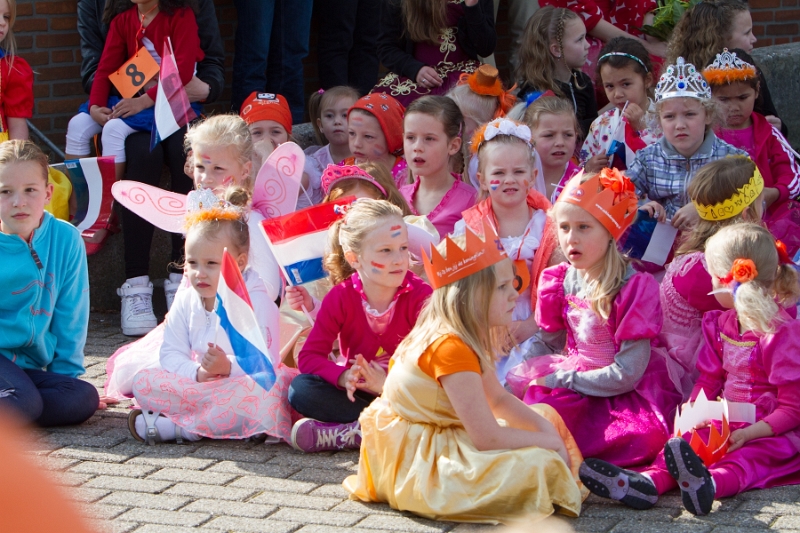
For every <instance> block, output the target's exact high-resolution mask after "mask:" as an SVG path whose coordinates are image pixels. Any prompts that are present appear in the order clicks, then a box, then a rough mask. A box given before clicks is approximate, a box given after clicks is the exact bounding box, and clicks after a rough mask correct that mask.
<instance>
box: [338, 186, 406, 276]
mask: <svg viewBox="0 0 800 533" xmlns="http://www.w3.org/2000/svg"><path fill="white" fill-rule="evenodd" d="M387 218H397V219H399V220H400V221H402V220H403V213H402V212H401V211H400V209H399V208H398V207H397V206H396V205H394V204H390V203H389V202H387V201H386V200H372V199H369V198H362V199H361V200H358V201H357V202H355V203H354V204H353V205H352V206H351V207H350V208H349V209H348V210H347V213H346V214H345V216H344V217H343V218H342V219H340V220H338V221H336V222H335V223H334V224H333V225H332V226H331V227H330V229H329V230H328V245H329V248H330V253H328V255H326V256H325V260H324V265H325V270H327V271H328V272H329V273H330V278H331V284H332V285H338V284H339V283H341V282H342V281H344V280H346V279H347V278H349V277H350V276H352V275H353V272H355V269H354V268H353V267H352V266H350V263H348V262H347V259H345V253H346V252H353V253H354V254H356V255H359V254H361V250H362V248H361V245H362V242H363V241H364V239H366V238H367V235H369V234H370V232H372V231H373V230H374V229H375V228H376V227H378V226H380V225H381V224H383V223H384V222H385V221H386V219H387Z"/></svg>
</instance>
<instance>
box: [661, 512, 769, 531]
mask: <svg viewBox="0 0 800 533" xmlns="http://www.w3.org/2000/svg"><path fill="white" fill-rule="evenodd" d="M775 519H776V515H774V514H767V513H742V512H737V511H731V512H727V513H725V512H712V513H710V514H708V515H706V516H694V515H693V514H691V513H690V512H688V511H683V513H682V514H681V515H680V516H679V517H677V518H676V519H675V522H676V523H677V522H690V523H710V524H713V525H715V526H740V527H750V528H768V527H769V526H770V525H771V524H772V523H773V522H775Z"/></svg>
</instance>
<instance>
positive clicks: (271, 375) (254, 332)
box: [217, 248, 276, 391]
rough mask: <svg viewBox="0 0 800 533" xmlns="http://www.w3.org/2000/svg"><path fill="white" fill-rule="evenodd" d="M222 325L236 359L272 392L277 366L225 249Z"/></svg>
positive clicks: (220, 308)
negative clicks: (274, 366) (273, 362)
mask: <svg viewBox="0 0 800 533" xmlns="http://www.w3.org/2000/svg"><path fill="white" fill-rule="evenodd" d="M217 315H218V316H219V324H220V326H221V327H222V329H223V330H224V331H225V333H226V334H227V335H228V339H229V340H230V342H231V347H232V348H233V353H234V355H235V356H236V362H237V363H239V366H240V367H241V368H242V370H244V372H245V373H246V374H247V375H249V376H250V377H251V378H253V381H255V382H256V383H258V384H259V386H260V387H261V388H263V389H264V390H266V391H269V390H270V389H271V388H272V386H273V385H274V384H275V379H276V377H275V369H274V368H273V367H272V362H271V361H270V359H269V351H268V349H267V343H266V340H265V339H264V335H263V334H262V333H261V328H259V325H258V320H257V319H256V315H255V312H254V311H253V304H252V303H251V302H250V295H249V294H248V293H247V287H246V286H245V283H244V278H243V277H242V273H241V271H240V270H239V266H238V265H237V264H236V261H235V260H234V259H233V257H232V256H231V254H229V253H228V249H227V248H226V249H225V251H224V252H223V254H222V266H221V268H220V275H219V283H218V284H217Z"/></svg>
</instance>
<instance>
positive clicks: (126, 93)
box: [109, 47, 159, 98]
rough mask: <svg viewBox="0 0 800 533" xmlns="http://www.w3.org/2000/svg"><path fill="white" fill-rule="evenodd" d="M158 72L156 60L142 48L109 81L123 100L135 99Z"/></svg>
mask: <svg viewBox="0 0 800 533" xmlns="http://www.w3.org/2000/svg"><path fill="white" fill-rule="evenodd" d="M158 70H159V68H158V63H156V60H155V59H153V56H151V55H150V52H148V51H147V49H146V48H145V47H141V48H139V50H138V51H137V52H136V53H135V54H133V57H131V58H130V59H129V60H127V61H126V62H125V64H124V65H122V66H121V67H120V68H119V70H117V71H116V72H115V73H113V74H112V75H111V76H109V79H110V80H111V83H113V84H114V87H116V88H117V90H118V91H119V94H120V95H121V96H122V97H123V98H133V97H134V96H136V93H138V92H139V91H140V90H141V89H142V87H144V85H145V84H146V83H147V82H148V81H150V80H151V79H153V77H154V76H155V75H156V74H158Z"/></svg>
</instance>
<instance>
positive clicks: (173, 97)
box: [150, 38, 197, 151]
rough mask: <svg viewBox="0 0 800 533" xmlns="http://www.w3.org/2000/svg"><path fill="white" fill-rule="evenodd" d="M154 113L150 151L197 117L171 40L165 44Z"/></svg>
mask: <svg viewBox="0 0 800 533" xmlns="http://www.w3.org/2000/svg"><path fill="white" fill-rule="evenodd" d="M154 112H155V119H154V120H153V129H152V130H151V131H150V151H152V150H153V148H155V147H156V145H157V144H158V143H160V142H161V141H162V140H163V139H166V138H167V137H169V136H170V135H172V134H173V133H175V132H176V131H178V130H179V129H181V128H182V127H184V126H185V125H187V124H188V123H189V122H191V121H192V120H194V119H195V117H197V114H196V113H195V112H194V110H193V109H192V106H191V105H190V104H189V97H188V96H186V91H185V90H184V88H183V83H182V82H181V76H180V74H179V73H178V64H177V63H175V56H174V55H173V54H172V41H170V40H169V38H167V41H166V42H165V43H164V54H163V55H162V56H161V70H160V71H159V73H158V93H157V94H156V105H155V111H154Z"/></svg>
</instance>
